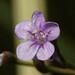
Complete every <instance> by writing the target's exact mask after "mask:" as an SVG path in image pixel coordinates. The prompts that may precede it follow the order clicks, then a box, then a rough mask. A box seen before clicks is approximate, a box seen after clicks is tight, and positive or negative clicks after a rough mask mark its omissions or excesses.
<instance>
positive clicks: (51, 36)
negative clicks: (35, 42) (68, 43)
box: [43, 22, 60, 41]
mask: <svg viewBox="0 0 75 75" xmlns="http://www.w3.org/2000/svg"><path fill="white" fill-rule="evenodd" d="M43 30H44V32H45V33H46V34H47V35H48V37H47V39H48V41H52V40H55V39H56V38H57V37H58V36H59V35H60V28H59V26H58V24H57V23H55V22H47V23H46V24H45V26H44V28H43Z"/></svg>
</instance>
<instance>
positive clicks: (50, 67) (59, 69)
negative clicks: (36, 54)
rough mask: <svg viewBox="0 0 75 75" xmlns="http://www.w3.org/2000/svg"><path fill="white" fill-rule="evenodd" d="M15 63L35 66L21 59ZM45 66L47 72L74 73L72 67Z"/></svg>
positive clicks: (73, 74)
mask: <svg viewBox="0 0 75 75" xmlns="http://www.w3.org/2000/svg"><path fill="white" fill-rule="evenodd" d="M17 64H18V65H25V66H31V67H35V66H34V64H33V63H31V62H25V61H21V60H17ZM47 68H48V70H49V72H55V73H61V74H71V75H75V70H73V69H69V68H58V67H54V66H47Z"/></svg>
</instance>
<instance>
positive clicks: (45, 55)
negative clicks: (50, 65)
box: [37, 42, 55, 60]
mask: <svg viewBox="0 0 75 75" xmlns="http://www.w3.org/2000/svg"><path fill="white" fill-rule="evenodd" d="M54 51H55V48H54V46H53V45H52V44H51V43H50V42H47V43H45V44H44V45H43V46H42V47H40V49H39V50H38V53H37V58H38V59H39V60H47V59H49V58H50V57H51V56H52V55H53V53H54Z"/></svg>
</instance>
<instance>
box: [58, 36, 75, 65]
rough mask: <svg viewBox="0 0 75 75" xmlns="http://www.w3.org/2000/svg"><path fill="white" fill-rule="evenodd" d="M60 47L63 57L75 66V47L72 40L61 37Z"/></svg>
mask: <svg viewBox="0 0 75 75" xmlns="http://www.w3.org/2000/svg"><path fill="white" fill-rule="evenodd" d="M58 46H59V48H60V52H61V54H62V55H63V57H64V58H65V59H66V60H67V61H68V62H69V63H71V64H72V65H74V66H75V46H74V44H73V42H72V41H71V39H70V38H69V37H68V36H67V37H63V36H61V37H60V38H59V40H58Z"/></svg>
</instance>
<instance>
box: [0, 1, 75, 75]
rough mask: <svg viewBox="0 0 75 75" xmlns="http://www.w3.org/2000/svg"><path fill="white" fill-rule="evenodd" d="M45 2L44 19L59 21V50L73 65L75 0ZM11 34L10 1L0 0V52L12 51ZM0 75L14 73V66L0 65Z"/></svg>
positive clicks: (74, 52)
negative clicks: (45, 16) (45, 17)
mask: <svg viewBox="0 0 75 75" xmlns="http://www.w3.org/2000/svg"><path fill="white" fill-rule="evenodd" d="M18 1H19V0H18ZM39 3H40V2H39ZM45 4H46V5H45V6H46V15H47V19H46V20H47V21H49V20H50V21H55V22H57V23H59V25H60V28H61V35H60V37H59V38H58V45H59V48H60V52H61V54H62V55H63V57H64V58H65V59H66V60H67V61H68V62H70V63H71V64H72V65H74V66H75V0H45ZM40 11H41V10H40ZM32 13H33V12H32ZM13 34H14V28H13V15H12V1H11V0H0V52H3V51H11V52H14V35H15V34H14V35H13ZM0 75H16V70H15V66H14V65H12V64H11V65H7V66H5V67H0Z"/></svg>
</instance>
